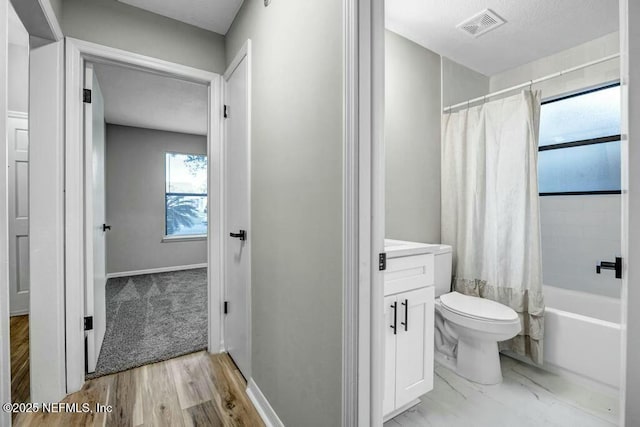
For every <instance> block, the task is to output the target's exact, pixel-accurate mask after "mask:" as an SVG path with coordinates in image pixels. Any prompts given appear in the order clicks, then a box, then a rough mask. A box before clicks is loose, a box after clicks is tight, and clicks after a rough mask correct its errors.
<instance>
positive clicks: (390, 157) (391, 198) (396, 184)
mask: <svg viewBox="0 0 640 427" xmlns="http://www.w3.org/2000/svg"><path fill="white" fill-rule="evenodd" d="M385 48H386V52H385V64H386V65H385V86H386V87H385V150H386V200H385V203H386V230H385V233H386V234H385V237H387V238H391V239H399V240H411V241H417V242H427V243H439V242H440V117H441V113H440V111H441V110H440V108H441V103H440V56H439V55H438V54H436V53H433V52H431V51H430V50H427V49H425V48H424V47H422V46H420V45H418V44H416V43H414V42H412V41H410V40H408V39H406V38H404V37H402V36H400V35H398V34H396V33H393V32H391V31H386V34H385Z"/></svg>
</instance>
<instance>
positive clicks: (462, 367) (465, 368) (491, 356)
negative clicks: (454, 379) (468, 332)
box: [456, 337, 502, 385]
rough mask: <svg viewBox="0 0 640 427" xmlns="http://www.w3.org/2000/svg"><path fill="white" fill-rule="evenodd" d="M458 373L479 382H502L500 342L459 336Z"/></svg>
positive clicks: (487, 383)
mask: <svg viewBox="0 0 640 427" xmlns="http://www.w3.org/2000/svg"><path fill="white" fill-rule="evenodd" d="M456 373H457V374H458V375H460V376H462V377H464V378H466V379H468V380H470V381H473V382H476V383H479V384H486V385H491V384H500V383H501V382H502V368H501V367H500V353H499V352H498V343H497V342H496V341H486V340H474V339H473V338H469V337H464V338H463V337H459V339H458V354H457V363H456Z"/></svg>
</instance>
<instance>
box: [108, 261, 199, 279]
mask: <svg viewBox="0 0 640 427" xmlns="http://www.w3.org/2000/svg"><path fill="white" fill-rule="evenodd" d="M206 267H207V263H206V262H205V263H203V264H190V265H176V266H174V267H159V268H149V269H147V270H133V271H120V272H118V273H107V279H113V278H116V277H128V276H140V275H142V274H155V273H169V272H171V271H180V270H194V269H196V268H206Z"/></svg>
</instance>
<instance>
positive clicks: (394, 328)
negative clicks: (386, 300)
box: [390, 301, 398, 335]
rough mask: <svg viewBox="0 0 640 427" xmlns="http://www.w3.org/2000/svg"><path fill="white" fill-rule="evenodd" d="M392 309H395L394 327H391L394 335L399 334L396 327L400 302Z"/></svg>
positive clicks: (394, 303) (394, 304)
mask: <svg viewBox="0 0 640 427" xmlns="http://www.w3.org/2000/svg"><path fill="white" fill-rule="evenodd" d="M391 308H392V309H393V325H391V326H390V327H391V329H393V335H396V334H397V333H398V328H397V327H396V326H397V324H398V302H397V301H394V302H393V304H391Z"/></svg>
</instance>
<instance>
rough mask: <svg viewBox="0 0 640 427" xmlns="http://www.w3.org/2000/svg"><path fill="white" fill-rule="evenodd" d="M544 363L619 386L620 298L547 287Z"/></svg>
mask: <svg viewBox="0 0 640 427" xmlns="http://www.w3.org/2000/svg"><path fill="white" fill-rule="evenodd" d="M544 296H545V305H546V313H545V324H544V332H545V338H544V363H545V365H549V367H550V368H552V370H553V368H556V369H557V368H560V369H561V370H565V371H568V372H570V373H573V374H576V375H579V376H582V377H586V378H588V379H590V380H594V381H597V382H600V383H603V384H605V385H607V386H610V387H613V388H619V386H620V339H621V331H620V316H621V315H620V300H619V299H616V298H609V297H605V296H599V295H593V294H589V293H586V292H577V291H571V290H565V289H562V288H556V287H553V286H545V287H544Z"/></svg>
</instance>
